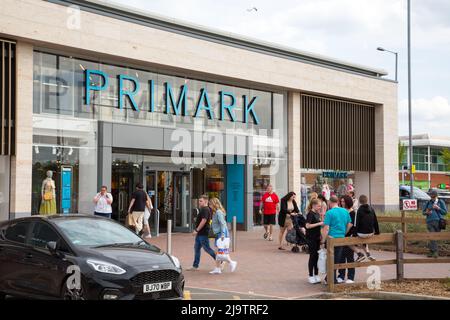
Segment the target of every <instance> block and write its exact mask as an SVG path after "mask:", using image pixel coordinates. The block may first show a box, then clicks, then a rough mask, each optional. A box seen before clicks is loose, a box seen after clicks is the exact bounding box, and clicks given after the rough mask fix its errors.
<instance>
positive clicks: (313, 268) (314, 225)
mask: <svg viewBox="0 0 450 320" xmlns="http://www.w3.org/2000/svg"><path fill="white" fill-rule="evenodd" d="M310 207H311V210H310V211H309V212H308V215H307V217H306V239H307V241H308V246H309V261H308V271H309V278H308V282H309V283H320V282H321V280H320V277H319V268H318V267H317V262H318V261H319V253H318V251H319V249H320V229H321V227H322V225H323V221H321V218H320V212H321V210H322V203H321V202H320V200H318V199H313V200H311V204H310Z"/></svg>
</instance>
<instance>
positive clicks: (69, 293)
mask: <svg viewBox="0 0 450 320" xmlns="http://www.w3.org/2000/svg"><path fill="white" fill-rule="evenodd" d="M61 298H62V299H63V300H86V291H85V289H84V286H83V284H81V287H80V288H76V289H69V288H68V287H67V284H66V282H65V281H64V282H63V284H62V295H61Z"/></svg>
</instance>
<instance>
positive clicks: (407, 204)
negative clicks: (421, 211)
mask: <svg viewBox="0 0 450 320" xmlns="http://www.w3.org/2000/svg"><path fill="white" fill-rule="evenodd" d="M403 210H414V211H417V199H403Z"/></svg>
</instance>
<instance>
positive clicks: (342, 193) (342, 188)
mask: <svg viewBox="0 0 450 320" xmlns="http://www.w3.org/2000/svg"><path fill="white" fill-rule="evenodd" d="M347 191H348V190H347V186H346V185H345V180H344V179H341V180H340V184H339V187H338V189H337V194H338V196H339V197H343V196H345V195H346V194H347Z"/></svg>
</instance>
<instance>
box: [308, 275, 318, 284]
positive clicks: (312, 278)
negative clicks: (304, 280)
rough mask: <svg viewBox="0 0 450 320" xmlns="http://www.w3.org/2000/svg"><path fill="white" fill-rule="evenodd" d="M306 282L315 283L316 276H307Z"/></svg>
mask: <svg viewBox="0 0 450 320" xmlns="http://www.w3.org/2000/svg"><path fill="white" fill-rule="evenodd" d="M308 282H309V283H311V284H315V283H317V282H316V277H308Z"/></svg>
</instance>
